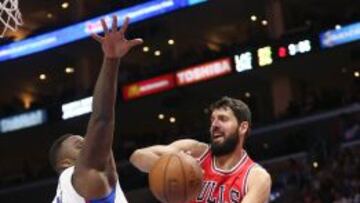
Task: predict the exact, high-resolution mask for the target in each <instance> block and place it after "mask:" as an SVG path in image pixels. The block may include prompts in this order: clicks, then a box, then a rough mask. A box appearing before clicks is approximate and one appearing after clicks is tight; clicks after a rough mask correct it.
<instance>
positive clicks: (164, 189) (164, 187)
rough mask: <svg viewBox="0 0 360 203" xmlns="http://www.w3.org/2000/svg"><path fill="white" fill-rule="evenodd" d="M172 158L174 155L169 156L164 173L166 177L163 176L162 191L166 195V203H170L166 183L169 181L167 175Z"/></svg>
mask: <svg viewBox="0 0 360 203" xmlns="http://www.w3.org/2000/svg"><path fill="white" fill-rule="evenodd" d="M171 156H172V155H170V156H169V158H168V160H167V162H166V165H165V168H164V169H165V172H164V173H165V174H164V176H163V184H162V185H163V189H162V191H163V193H164V194H163V195H164V198H165V200H166V203H169V199H168V197H167V187H166V186H167V184H166V182H167V181H166V179H167V178H166V175H167V167H168V165H169V162H170V160H171Z"/></svg>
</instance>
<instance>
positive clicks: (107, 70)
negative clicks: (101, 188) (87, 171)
mask: <svg viewBox="0 0 360 203" xmlns="http://www.w3.org/2000/svg"><path fill="white" fill-rule="evenodd" d="M119 64H120V60H119V59H108V58H104V61H103V64H102V67H101V70H100V74H99V76H98V79H97V82H96V85H95V90H94V94H93V105H92V114H91V117H90V121H89V124H88V128H87V133H86V138H85V145H84V148H83V153H82V154H83V162H84V163H85V165H86V166H87V167H90V168H95V169H98V170H104V167H105V165H106V162H108V160H109V159H108V158H109V156H110V155H111V148H112V143H113V134H114V126H115V102H116V95H117V94H116V93H117V81H118V79H117V78H118V66H119Z"/></svg>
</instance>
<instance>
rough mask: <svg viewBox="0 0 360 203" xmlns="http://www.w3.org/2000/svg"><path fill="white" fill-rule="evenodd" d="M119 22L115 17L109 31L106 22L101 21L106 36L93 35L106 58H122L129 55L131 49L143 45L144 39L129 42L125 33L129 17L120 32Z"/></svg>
mask: <svg viewBox="0 0 360 203" xmlns="http://www.w3.org/2000/svg"><path fill="white" fill-rule="evenodd" d="M117 22H118V20H117V17H116V16H113V22H112V28H111V30H109V28H108V27H107V25H106V23H105V20H104V19H101V24H102V27H103V29H104V36H103V37H102V36H100V35H97V34H92V37H93V38H94V39H95V40H96V41H98V42H99V43H100V44H101V46H102V49H103V52H104V55H105V57H106V58H121V57H123V56H124V55H125V54H127V53H128V52H129V50H130V49H131V48H133V47H135V46H137V45H140V44H142V43H143V40H142V39H132V40H128V39H126V38H125V32H126V30H127V27H128V25H129V18H128V17H126V18H125V21H124V24H123V25H122V27H121V28H120V30H118V29H117Z"/></svg>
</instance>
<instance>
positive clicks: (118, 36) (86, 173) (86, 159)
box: [73, 17, 142, 198]
mask: <svg viewBox="0 0 360 203" xmlns="http://www.w3.org/2000/svg"><path fill="white" fill-rule="evenodd" d="M128 22H129V19H128V18H126V19H125V22H124V24H123V26H122V28H121V29H120V30H117V18H116V17H114V18H113V23H112V29H111V30H109V29H108V27H107V25H106V23H105V21H104V20H103V19H102V20H101V23H102V26H103V29H104V33H105V35H104V37H101V36H98V35H93V37H94V39H95V40H97V41H98V42H99V43H100V44H101V46H102V50H103V53H104V59H103V64H102V67H101V70H100V74H99V76H98V79H97V82H96V85H95V90H94V95H93V106H92V108H93V112H92V114H91V117H90V121H89V124H88V127H87V131H86V135H85V141H84V145H83V148H82V150H81V152H80V155H79V158H78V159H77V161H76V165H75V171H74V176H73V184H74V187H75V189H76V190H77V191H78V192H79V193H80V194H81V195H83V197H86V198H92V197H101V196H103V195H105V194H106V193H107V192H108V190H109V182H108V177H107V176H106V174H105V170H106V168H107V166H108V164H109V163H111V161H112V143H113V134H114V126H115V121H114V120H115V119H114V118H115V100H116V93H117V76H118V66H119V64H120V59H121V58H122V57H123V56H124V55H125V54H126V53H127V52H128V51H129V50H130V49H131V48H132V47H134V46H136V45H139V44H141V43H142V40H141V39H134V40H127V39H126V38H125V32H126V29H127V26H128Z"/></svg>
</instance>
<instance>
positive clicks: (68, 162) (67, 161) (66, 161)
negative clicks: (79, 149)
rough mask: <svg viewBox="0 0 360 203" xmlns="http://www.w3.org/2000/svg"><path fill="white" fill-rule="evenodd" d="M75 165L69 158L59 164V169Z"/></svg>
mask: <svg viewBox="0 0 360 203" xmlns="http://www.w3.org/2000/svg"><path fill="white" fill-rule="evenodd" d="M73 165H74V163H73V161H72V160H71V159H69V158H64V159H61V160H60V161H59V164H58V166H59V168H69V167H71V166H73Z"/></svg>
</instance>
